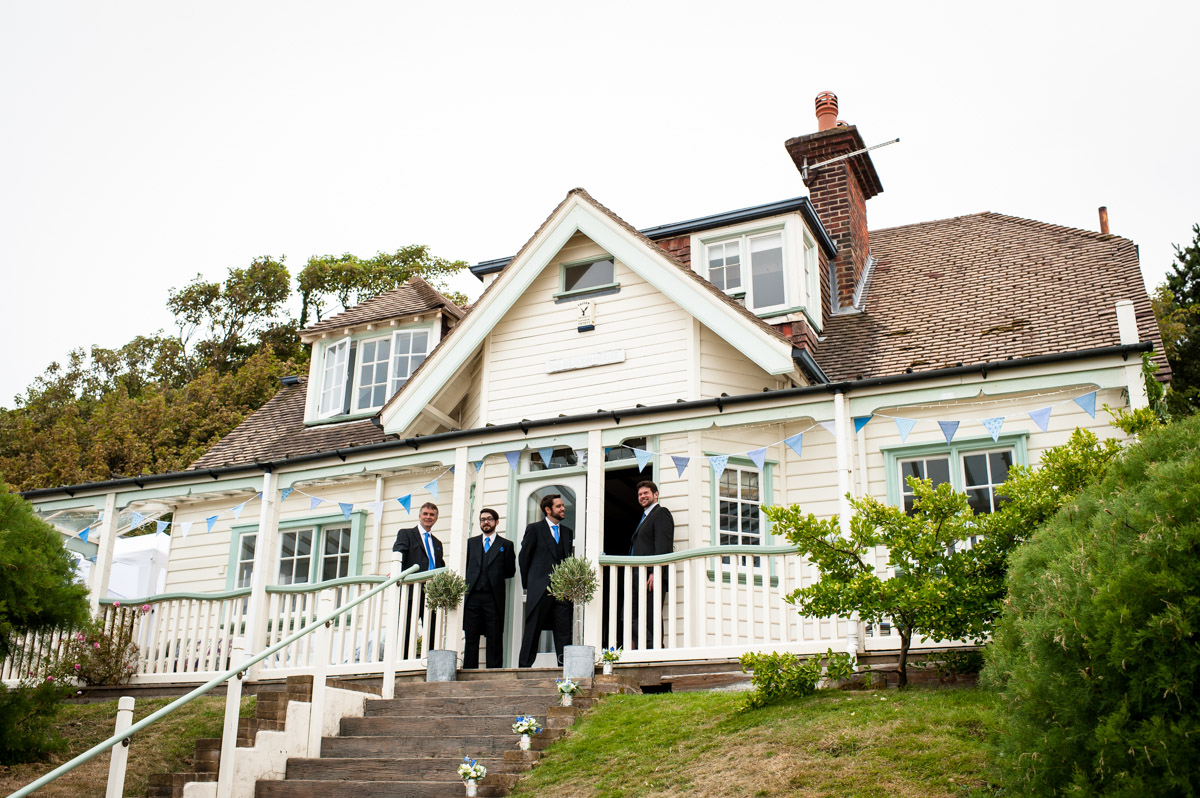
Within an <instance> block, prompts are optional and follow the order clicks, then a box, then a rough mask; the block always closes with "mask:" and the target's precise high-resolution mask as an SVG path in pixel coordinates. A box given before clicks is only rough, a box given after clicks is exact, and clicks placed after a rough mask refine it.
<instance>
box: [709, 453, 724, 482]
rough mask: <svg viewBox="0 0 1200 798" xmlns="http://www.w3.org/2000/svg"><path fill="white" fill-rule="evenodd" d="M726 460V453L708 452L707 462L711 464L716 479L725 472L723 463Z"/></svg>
mask: <svg viewBox="0 0 1200 798" xmlns="http://www.w3.org/2000/svg"><path fill="white" fill-rule="evenodd" d="M728 462H729V455H727V454H710V455H709V456H708V464H709V465H711V466H712V470H713V473H714V474H715V475H716V478H717V479H720V478H721V475H722V474H724V473H725V464H726V463H728Z"/></svg>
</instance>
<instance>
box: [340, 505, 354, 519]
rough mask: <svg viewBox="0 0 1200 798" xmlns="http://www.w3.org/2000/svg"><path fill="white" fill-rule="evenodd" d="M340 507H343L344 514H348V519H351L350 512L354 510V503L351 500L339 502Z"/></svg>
mask: <svg viewBox="0 0 1200 798" xmlns="http://www.w3.org/2000/svg"><path fill="white" fill-rule="evenodd" d="M338 507H340V508H342V515H344V516H346V520H347V521H349V520H350V513H351V512H353V511H354V505H353V504H351V503H350V502H338Z"/></svg>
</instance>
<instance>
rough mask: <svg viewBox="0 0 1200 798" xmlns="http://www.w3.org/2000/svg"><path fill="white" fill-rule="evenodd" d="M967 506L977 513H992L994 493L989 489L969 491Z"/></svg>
mask: <svg viewBox="0 0 1200 798" xmlns="http://www.w3.org/2000/svg"><path fill="white" fill-rule="evenodd" d="M967 504H969V505H971V509H972V510H974V511H975V512H977V513H990V512H991V511H992V492H991V491H990V490H988V489H987V488H972V489H971V490H969V491H967Z"/></svg>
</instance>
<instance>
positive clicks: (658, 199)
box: [0, 0, 1200, 407]
mask: <svg viewBox="0 0 1200 798" xmlns="http://www.w3.org/2000/svg"><path fill="white" fill-rule="evenodd" d="M916 7H917V4H908V3H895V2H889V3H881V4H873V3H854V4H835V3H825V2H823V3H804V2H797V0H790V1H789V2H779V3H756V2H739V3H731V2H719V3H701V2H687V3H654V2H642V3H636V4H632V3H621V2H612V1H611V0H608V1H606V2H603V3H591V4H587V5H586V6H585V5H584V4H580V3H570V2H561V0H560V2H553V3H544V4H534V3H520V2H518V3H495V2H487V3H483V2H478V3H475V2H471V3H468V2H460V3H437V4H435V3H413V2H408V3H401V2H347V1H346V0H341V1H340V2H337V3H315V2H311V3H305V2H286V3H285V2H280V3H267V2H252V1H250V0H242V1H241V2H237V3H222V2H205V3H189V4H183V3H172V2H161V0H154V1H153V2H95V1H94V0H91V1H90V2H75V3H67V2H54V1H53V0H37V2H34V1H33V0H0V269H2V271H3V283H2V288H0V333H2V335H3V339H4V341H5V345H4V347H3V351H4V356H3V361H2V362H3V364H4V368H3V369H0V406H10V407H11V406H12V397H13V396H14V395H15V394H18V393H21V392H23V390H24V387H25V386H26V385H28V384H29V383H30V382H31V381H32V380H33V378H34V377H36V376H37V375H38V374H40V373H42V371H43V370H44V369H45V368H46V366H47V365H48V364H49V363H50V362H52V361H55V360H63V359H65V356H66V354H67V352H68V351H69V350H70V349H72V348H74V347H83V348H88V347H90V346H92V345H93V344H98V345H101V346H106V347H116V346H120V345H121V344H123V343H125V342H127V341H129V340H130V339H131V338H132V337H133V336H135V335H137V334H148V333H153V332H154V331H156V330H158V329H166V330H171V329H172V318H171V316H170V314H169V313H167V311H166V309H165V301H166V298H167V293H168V291H169V290H170V289H171V288H172V287H181V286H183V285H185V284H186V283H187V282H188V281H189V280H191V279H192V277H194V276H195V275H196V274H197V273H200V274H203V275H204V276H205V277H206V278H207V279H212V280H218V279H221V278H223V276H224V275H225V273H226V271H227V269H229V268H230V267H243V266H246V265H248V264H249V263H250V261H251V259H253V258H254V257H255V256H258V255H267V254H269V255H274V256H277V257H278V256H280V255H286V257H287V263H288V265H289V267H290V268H291V269H292V272H293V274H295V273H296V272H298V271H299V269H300V268H301V267H303V265H304V263H305V262H306V261H307V259H308V257H309V256H310V255H313V254H326V253H328V254H340V253H342V252H353V253H355V254H358V255H362V256H367V255H371V254H373V253H375V252H376V251H379V250H395V249H398V248H399V247H401V246H403V245H406V244H413V243H420V244H428V245H429V246H430V247H431V248H432V249H433V251H434V252H436V253H437V254H439V255H442V256H444V257H447V258H452V259H463V260H467V261H471V262H478V261H480V260H485V259H488V258H494V257H501V256H506V255H511V254H513V253H514V252H515V251H516V250H517V249H518V248H519V247H520V246H521V244H522V243H523V242H524V241H525V239H527V238H528V237H529V236H530V235H531V234H532V233H533V231H534V230H535V229H536V228H537V226H538V225H539V224H540V223H541V222H542V220H543V219H544V218H545V217H546V216H547V214H548V213H549V212H550V211H551V210H552V209H553V208H554V206H555V205H556V204H557V203H558V201H559V200H561V199H562V197H563V195H564V194H565V193H566V192H567V191H568V190H570V189H571V188H572V187H574V186H583V187H585V188H587V189H588V191H589V192H591V193H592V195H593V196H594V197H596V199H598V200H599V201H600V202H602V203H604V204H605V205H607V206H608V207H609V208H611V209H612V210H613V211H615V212H616V213H617V214H618V215H620V216H622V217H623V218H625V219H626V220H627V221H628V222H630V223H631V224H633V225H634V226H636V227H647V226H650V225H656V224H662V223H667V222H673V221H680V220H683V219H688V218H692V217H695V216H700V215H705V214H709V213H715V212H719V211H724V210H730V209H734V208H740V207H745V206H748V205H756V204H760V203H764V202H770V201H774V200H779V199H784V198H788V197H794V196H798V195H800V194H803V193H805V189H804V186H803V184H802V183H801V182H800V177H799V174H798V173H797V172H796V170H795V168H794V167H793V166H792V164H791V161H790V159H789V158H788V156H787V154H786V152H785V151H784V149H783V142H784V141H785V140H786V139H788V138H789V137H792V136H797V135H801V134H805V133H810V132H812V131H814V130H815V129H816V120H815V118H814V116H813V97H814V96H815V95H816V94H817V92H819V91H821V90H824V89H830V90H832V91H834V92H836V93H837V94H838V96H839V98H840V100H841V117H842V118H843V119H845V120H846V121H848V122H851V123H853V124H857V125H858V126H859V130H860V132H861V133H862V135H863V138H864V139H865V140H866V142H867V143H868V144H875V143H878V142H881V141H884V140H887V139H891V138H896V137H900V139H901V143H900V144H897V145H893V146H890V147H886V148H884V149H882V150H880V151H878V152H877V153H875V154H874V160H875V165H876V168H877V169H878V171H879V174H880V177H881V179H882V182H883V185H884V188H885V193H883V194H882V195H880V196H878V197H876V198H875V199H873V200H871V202H870V203H869V204H868V206H867V207H868V214H869V219H870V225H871V227H872V228H880V227H890V226H894V225H899V224H907V223H911V222H919V221H925V220H929V219H936V218H943V217H947V216H957V215H960V214H966V213H975V212H979V211H984V210H992V211H998V212H1002V213H1008V214H1014V215H1018V216H1025V217H1029V218H1033V219H1038V220H1042V221H1047V222H1053V223H1057V224H1064V225H1070V226H1075V227H1082V228H1086V229H1091V230H1095V229H1097V227H1098V222H1097V211H1096V209H1097V207H1098V206H1100V205H1107V206H1108V208H1109V213H1110V216H1111V222H1112V230H1113V232H1115V233H1117V234H1120V235H1123V236H1126V237H1128V238H1131V239H1132V240H1133V241H1135V242H1136V243H1137V244H1138V245H1139V246H1140V249H1141V258H1142V270H1143V274H1144V277H1145V280H1146V282H1147V284H1148V285H1150V286H1151V287H1152V286H1154V285H1156V284H1158V283H1160V282H1161V281H1162V279H1163V276H1164V274H1165V273H1166V271H1167V269H1168V267H1169V264H1170V262H1171V260H1172V249H1171V244H1172V243H1183V242H1185V241H1187V240H1190V237H1191V232H1190V230H1191V225H1192V224H1193V223H1194V222H1196V221H1200V191H1198V189H1197V186H1200V152H1198V149H1200V148H1198V147H1197V145H1196V143H1195V142H1196V139H1197V130H1200V124H1198V123H1200V110H1198V109H1200V103H1198V102H1197V93H1198V92H1197V77H1198V70H1197V68H1196V64H1195V61H1194V57H1193V54H1194V36H1195V31H1196V30H1197V28H1198V23H1200V3H1194V2H1193V3H1183V2H1176V3H1170V4H1168V3H1163V4H1158V3H1153V2H1141V3H1132V4H1131V3H1111V4H1105V3H1094V2H1093V3H1078V4H1066V3H1057V2H1046V1H1045V0H1042V2H1038V3H1029V4H1023V3H1006V4H999V5H997V4H975V3H961V2H955V3H945V4H937V5H934V4H921V5H920V7H921V8H922V9H923V10H922V11H921V12H915V11H914V10H913V9H914V8H916ZM472 282H473V278H472ZM474 290H475V291H476V292H477V291H478V289H474Z"/></svg>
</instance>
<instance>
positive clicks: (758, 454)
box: [746, 446, 767, 471]
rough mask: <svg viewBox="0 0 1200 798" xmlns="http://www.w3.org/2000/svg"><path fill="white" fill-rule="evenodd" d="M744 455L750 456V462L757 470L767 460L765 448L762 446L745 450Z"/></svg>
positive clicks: (761, 468)
mask: <svg viewBox="0 0 1200 798" xmlns="http://www.w3.org/2000/svg"><path fill="white" fill-rule="evenodd" d="M746 456H747V457H749V458H750V462H752V463H754V467H755V468H757V469H758V470H759V471H762V470H763V466H764V465H766V462H767V449H766V447H765V446H764V447H762V448H761V449H755V450H754V451H752V452H746Z"/></svg>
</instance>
